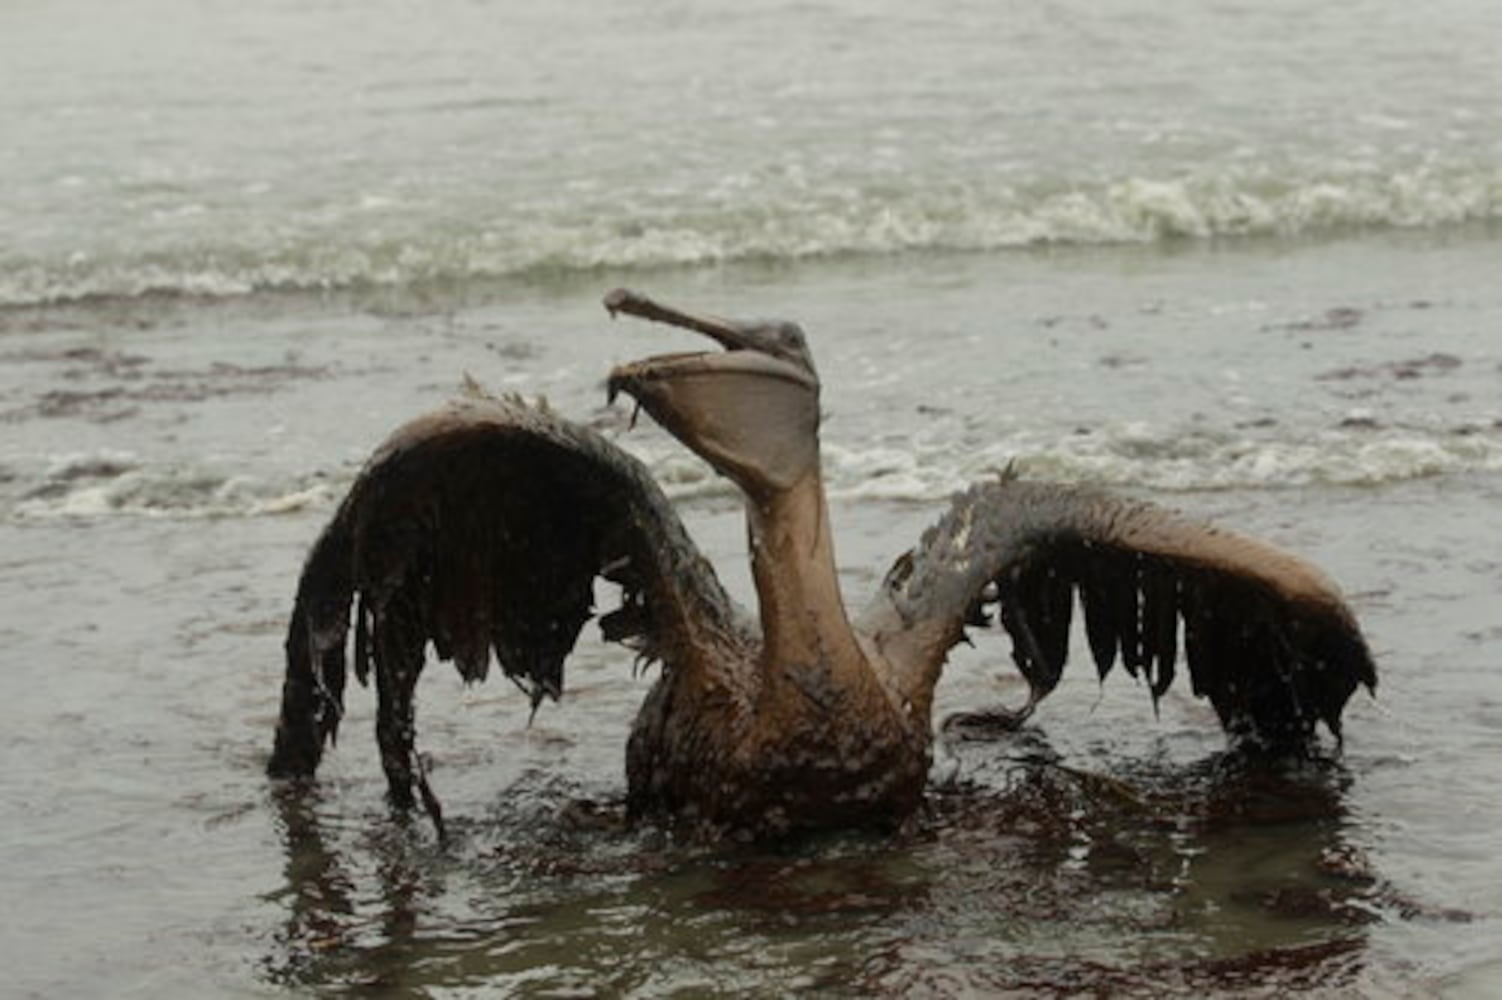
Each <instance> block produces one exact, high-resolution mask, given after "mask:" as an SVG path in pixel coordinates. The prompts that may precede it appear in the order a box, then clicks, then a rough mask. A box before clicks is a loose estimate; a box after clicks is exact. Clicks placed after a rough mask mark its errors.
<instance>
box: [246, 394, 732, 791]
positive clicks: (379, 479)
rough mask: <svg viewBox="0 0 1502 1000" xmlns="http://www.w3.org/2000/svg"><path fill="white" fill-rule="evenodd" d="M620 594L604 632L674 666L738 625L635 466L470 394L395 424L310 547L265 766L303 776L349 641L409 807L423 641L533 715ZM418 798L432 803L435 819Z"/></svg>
mask: <svg viewBox="0 0 1502 1000" xmlns="http://www.w3.org/2000/svg"><path fill="white" fill-rule="evenodd" d="M597 576H603V577H605V578H607V579H609V580H611V581H613V582H615V583H618V584H620V585H621V588H622V592H623V594H624V599H623V601H622V606H621V608H620V609H619V610H616V611H614V612H612V613H611V614H608V615H606V616H604V617H603V618H602V619H601V628H602V631H603V633H604V635H605V637H606V638H607V639H611V640H615V641H619V642H623V643H626V644H628V645H631V646H633V647H634V648H636V649H637V650H638V652H639V653H640V654H641V655H642V656H644V657H646V658H649V659H654V660H660V661H661V662H662V663H663V664H664V668H665V669H669V670H671V669H674V668H675V667H676V666H678V665H679V664H680V662H682V661H683V660H684V659H685V651H686V650H687V649H688V648H689V646H690V645H692V644H693V643H697V642H701V641H704V642H713V641H714V640H713V635H710V637H709V638H708V639H705V638H704V637H705V636H706V634H709V633H715V632H719V633H722V634H723V633H729V632H732V631H734V630H736V629H738V628H741V627H742V626H741V625H740V624H739V622H740V621H741V618H742V617H743V613H742V612H741V611H740V610H739V609H738V608H736V607H735V605H734V604H733V603H732V602H731V601H730V599H729V598H728V597H727V596H726V594H725V592H724V590H723V588H722V587H721V586H720V583H719V581H718V580H717V579H716V577H715V575H714V571H713V570H712V569H711V568H710V566H709V564H708V562H707V561H706V560H705V559H704V558H703V557H702V556H701V555H700V554H699V552H698V550H697V548H696V547H695V546H694V544H693V542H692V541H691V540H690V539H689V537H688V535H687V533H686V532H685V531H684V528H683V526H682V524H681V522H680V521H679V519H678V517H677V515H676V514H675V513H674V511H673V509H672V507H671V505H670V504H669V503H668V501H667V499H666V498H665V497H664V496H663V494H662V491H661V490H660V489H659V488H658V487H657V485H656V484H655V483H654V482H653V481H652V478H651V476H650V474H649V473H648V472H647V470H646V469H645V467H644V466H642V464H641V463H640V462H638V461H637V460H636V459H634V458H632V457H631V456H630V455H628V454H626V453H625V452H624V451H622V450H621V449H619V448H617V447H616V446H614V445H613V444H611V443H610V442H609V441H607V440H605V439H604V438H603V437H601V436H600V435H599V434H597V433H594V432H593V431H590V430H588V429H587V428H584V427H580V426H577V425H575V424H572V423H569V422H567V421H565V420H563V419H561V418H559V417H557V416H555V415H553V414H552V413H551V412H550V411H548V410H547V409H546V408H541V407H531V406H527V405H525V404H523V403H521V402H520V401H519V400H516V399H494V398H490V397H485V396H481V395H478V394H475V395H472V396H470V397H467V398H464V399H460V400H457V401H455V402H453V403H451V404H449V406H447V407H446V408H444V409H441V410H439V411H436V412H434V413H431V414H428V415H426V416H423V417H419V418H418V419H416V420H414V421H412V422H411V423H408V424H406V425H405V426H403V427H401V428H399V429H398V430H397V431H396V432H395V433H393V434H392V435H391V437H390V438H389V439H388V440H387V441H386V442H385V444H383V445H382V446H381V447H380V448H379V449H378V450H377V451H376V453H375V454H374V456H373V457H372V458H371V459H370V461H369V463H368V464H367V465H366V467H365V469H364V471H363V472H362V473H361V475H360V477H359V478H358V480H357V481H356V482H355V484H354V486H353V487H352V488H351V489H350V492H349V494H348V496H346V497H345V499H344V501H343V503H342V504H341V505H340V507H339V510H338V512H337V513H336V514H335V515H334V518H333V520H332V521H331V522H330V523H329V525H328V526H327V527H326V528H325V529H324V531H323V533H322V535H321V536H320V537H319V539H318V541H317V542H316V543H315V545H314V547H313V550H312V552H311V553H310V555H309V557H308V560H307V563H306V565H305V567H304V569H303V574H302V578H301V580H300V582H299V585H298V590H297V599H296V603H295V606H294V609H293V614H292V618H291V622H290V625H289V628H288V633H287V642H286V654H287V679H286V682H285V684H284V687H283V703H282V715H281V722H280V724H279V726H278V729H277V737H276V746H275V749H274V751H273V754H272V758H271V762H270V767H269V770H270V772H271V773H272V774H273V775H277V776H291V775H302V774H311V773H312V771H313V770H314V769H315V768H316V767H317V765H318V759H319V757H320V756H321V753H322V747H323V744H324V743H325V742H332V740H333V738H334V736H335V734H336V731H337V727H338V721H339V716H340V713H341V710H342V697H343V689H344V683H345V664H346V654H347V647H348V645H349V643H348V633H349V632H350V630H351V625H353V631H354V642H353V646H354V666H355V672H356V675H357V676H358V677H359V679H360V680H361V682H362V683H363V682H364V681H365V680H366V678H367V676H368V675H369V674H370V673H371V672H372V670H373V671H374V673H375V674H376V679H377V693H378V696H379V698H380V706H379V709H378V711H379V715H378V717H377V736H378V738H379V740H380V742H381V753H382V761H383V764H384V765H385V767H386V771H387V777H388V780H389V782H390V784H391V788H392V793H393V797H394V798H396V799H398V800H401V799H404V798H408V797H410V787H411V785H412V784H413V782H414V781H415V782H416V783H417V784H418V785H419V787H420V788H422V790H423V791H424V793H425V795H426V789H425V786H424V785H423V782H422V778H421V771H420V764H419V765H416V766H417V767H418V768H419V769H418V770H417V771H416V773H415V775H414V773H413V770H412V769H413V767H414V761H413V755H412V754H411V742H412V732H411V730H412V708H411V694H412V687H413V685H414V684H415V682H416V678H417V674H418V673H419V672H420V671H421V669H422V666H423V663H424V659H425V654H426V649H427V646H428V644H430V643H431V645H432V647H433V650H434V652H435V653H436V654H437V656H438V658H439V659H442V660H452V661H453V662H454V664H455V665H456V666H457V668H458V670H459V673H460V674H461V675H463V677H464V678H465V679H466V680H469V681H477V680H482V679H484V677H485V676H486V674H487V672H488V670H489V666H490V663H491V660H492V656H493V657H494V660H495V662H496V663H498V664H499V666H500V668H501V670H502V671H503V672H504V673H505V674H506V675H507V676H508V677H510V678H511V679H512V680H514V681H515V682H516V683H517V684H519V685H520V686H521V687H522V688H523V689H524V690H525V691H527V693H528V694H529V695H530V696H531V698H532V702H533V707H534V709H535V707H536V705H537V703H538V702H539V701H540V700H541V699H542V698H543V697H544V696H545V695H546V696H551V697H554V698H556V697H557V696H558V694H559V692H560V691H561V690H562V687H563V661H564V659H565V657H566V656H567V655H568V653H569V652H570V650H572V648H573V646H574V642H575V640H576V639H577V637H578V633H579V630H580V628H581V627H582V626H583V624H584V623H585V621H587V620H588V619H589V618H590V616H591V614H592V611H593V584H594V579H595V577H597ZM431 807H432V806H431V804H430V808H431Z"/></svg>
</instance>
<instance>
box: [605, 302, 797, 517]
mask: <svg viewBox="0 0 1502 1000" xmlns="http://www.w3.org/2000/svg"><path fill="white" fill-rule="evenodd" d="M605 308H606V309H607V310H609V311H610V313H611V314H612V315H615V314H617V313H626V314H627V315H630V316H637V317H640V318H642V319H647V320H652V321H653V322H657V323H666V324H668V325H670V326H676V327H680V328H682V329H686V330H693V331H695V332H696V333H702V334H704V335H705V336H707V337H710V338H712V339H713V340H714V341H715V342H716V343H718V344H720V346H722V347H724V348H725V350H724V351H695V352H688V353H677V354H659V355H656V356H653V357H648V358H643V359H641V360H640V361H632V362H629V363H627V364H622V365H617V366H616V367H615V368H613V369H612V370H611V372H610V377H609V378H608V379H607V380H606V383H605V386H606V392H607V394H608V397H609V399H610V400H611V401H612V402H613V401H614V400H615V398H616V396H617V395H618V394H620V393H622V392H624V393H627V394H628V395H630V396H631V397H633V398H634V399H635V400H636V402H637V404H638V405H639V406H640V407H641V408H642V409H644V410H646V411H647V413H648V414H650V415H651V417H652V419H653V420H655V421H656V422H657V423H659V424H661V425H662V427H663V428H664V429H666V430H667V431H668V433H670V434H672V435H673V436H674V437H676V438H678V440H680V441H682V442H683V443H684V444H685V445H687V446H688V447H689V448H691V449H692V450H693V451H695V452H697V453H698V454H699V455H700V456H701V457H703V458H704V459H706V460H707V461H708V462H709V463H710V464H711V465H713V466H714V467H715V468H716V469H718V470H720V471H721V472H723V473H725V474H727V475H730V476H731V477H732V478H734V479H736V480H737V481H738V482H740V483H741V484H742V486H744V487H745V488H746V489H747V490H748V491H751V492H760V491H761V489H762V488H763V487H771V488H782V487H785V486H787V485H789V484H790V483H792V482H794V481H795V480H796V479H797V478H798V477H799V476H801V475H803V474H804V473H805V472H806V471H807V470H808V469H809V468H810V467H812V466H813V465H814V464H816V463H817V455H818V426H819V380H818V377H817V376H816V375H815V374H814V372H813V367H812V363H811V361H810V360H808V351H807V347H806V345H805V344H804V340H803V334H802V331H801V330H798V329H797V327H796V326H795V325H793V324H790V323H737V322H732V321H729V320H722V319H716V318H713V317H706V316H695V315H692V314H690V313H686V312H682V311H680V310H677V309H672V308H670V307H668V306H664V305H660V304H659V303H657V302H654V301H653V300H651V299H649V298H647V297H646V296H645V295H640V294H637V293H636V292H629V291H625V290H616V291H614V292H611V293H610V294H609V295H607V296H605Z"/></svg>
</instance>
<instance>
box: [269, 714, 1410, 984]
mask: <svg viewBox="0 0 1502 1000" xmlns="http://www.w3.org/2000/svg"><path fill="white" fill-rule="evenodd" d="M956 753H958V754H959V755H961V756H962V757H963V758H964V759H965V762H966V767H965V768H964V771H965V774H966V778H965V780H964V781H963V782H951V783H950V784H949V785H948V786H947V787H940V788H936V789H934V790H933V791H932V793H931V795H930V797H929V807H928V809H927V810H926V811H925V814H924V815H923V816H922V817H921V818H919V819H918V820H917V821H915V822H914V823H913V824H911V827H910V828H909V829H907V830H905V831H903V832H901V833H899V834H896V835H887V836H877V835H863V834H845V835H837V836H822V837H819V838H814V839H807V840H802V841H798V842H795V843H790V844H781V845H776V846H772V847H746V846H734V847H713V848H711V847H702V846H693V845H681V844H675V843H671V842H669V840H668V838H666V837H665V836H664V835H663V834H662V833H661V831H658V830H655V829H650V828H648V829H629V828H627V827H626V826H625V825H624V824H622V823H621V822H620V811H619V809H618V808H617V807H614V806H597V805H591V804H579V803H577V802H573V803H571V802H570V801H569V800H570V795H569V791H570V789H569V788H568V787H567V786H565V785H564V784H561V783H559V782H557V781H549V780H547V779H543V778H540V777H538V776H537V775H535V774H531V775H527V776H524V778H523V779H522V781H521V782H519V786H518V787H514V788H512V789H511V790H509V791H508V794H507V796H506V799H505V803H504V804H502V805H497V806H494V807H493V808H492V810H491V812H490V813H489V814H488V815H486V816H483V817H482V818H478V819H472V820H468V821H465V822H463V823H461V824H456V829H455V830H454V831H452V833H451V838H450V841H449V843H448V844H447V845H446V846H444V847H439V846H437V845H436V844H435V842H434V840H433V836H432V832H431V830H429V829H427V828H426V827H424V826H423V825H422V824H421V823H420V822H413V823H411V824H407V823H403V822H401V821H400V820H392V819H390V818H387V817H381V818H376V817H367V818H366V819H365V820H364V821H363V822H364V823H365V824H366V826H365V829H363V830H362V829H359V828H358V827H357V826H353V825H350V824H349V822H348V821H346V820H339V819H337V818H336V815H335V813H333V812H332V811H331V812H330V814H329V815H328V816H324V815H321V814H320V809H319V805H320V802H319V799H318V793H317V790H316V787H312V786H308V787H299V786H289V787H283V788H278V789H277V790H276V791H275V793H274V796H273V798H274V801H275V804H276V807H277V809H278V811H279V814H280V818H281V824H282V832H283V838H284V844H285V847H286V853H287V864H286V869H285V872H286V879H287V885H286V887H285V889H283V890H282V891H280V892H279V893H278V894H276V896H275V899H276V900H277V901H278V902H280V903H281V905H282V907H283V909H284V913H285V922H284V925H283V927H282V930H281V932H280V933H279V934H278V936H277V939H276V946H275V949H274V953H273V954H272V955H270V956H268V958H267V960H266V968H267V972H268V976H269V977H270V978H271V979H272V980H274V981H275V982H277V983H279V984H282V985H294V986H300V987H318V988H320V989H321V990H332V991H334V992H339V991H340V990H341V989H344V990H349V991H352V992H361V991H364V990H367V989H371V988H376V989H381V990H385V989H392V990H399V991H410V992H414V993H418V994H435V995H437V994H443V993H444V992H446V991H448V990H462V989H474V988H479V987H487V988H490V989H493V990H497V991H510V992H512V993H515V994H518V995H550V996H556V995H576V994H580V993H583V994H590V993H593V992H596V991H604V992H607V993H612V994H631V993H636V994H643V995H645V994H658V993H663V992H671V991H674V990H681V991H685V992H692V993H696V994H697V993H711V994H712V993H740V992H744V991H745V990H747V989H756V990H767V991H772V992H779V991H786V990H816V991H820V992H822V993H825V994H828V993H836V994H838V993H842V992H850V993H857V994H872V993H875V994H896V993H901V994H904V995H914V994H916V995H937V996H942V995H950V994H961V993H965V992H967V991H973V990H978V991H982V992H986V991H999V990H1021V991H1024V992H1025V993H1041V994H1043V995H1054V994H1057V995H1068V994H1071V993H1078V992H1087V993H1088V992H1096V993H1111V994H1113V995H1114V994H1130V993H1133V992H1142V991H1146V992H1152V993H1157V992H1161V991H1162V990H1164V989H1170V990H1172V989H1175V988H1178V989H1182V990H1185V991H1193V992H1195V993H1197V994H1201V995H1203V994H1207V993H1208V994H1214V993H1233V992H1237V991H1239V990H1244V989H1246V988H1249V987H1253V986H1255V987H1257V988H1258V989H1263V990H1265V989H1269V988H1273V987H1277V988H1280V989H1295V988H1306V987H1312V986H1320V987H1325V988H1332V989H1340V988H1341V987H1342V986H1344V985H1349V984H1350V983H1351V982H1353V981H1354V980H1355V979H1356V978H1357V977H1358V976H1359V975H1360V972H1361V969H1362V965H1363V961H1364V948H1365V940H1366V934H1365V930H1364V928H1365V927H1366V926H1367V925H1368V924H1370V923H1371V922H1372V921H1374V920H1379V919H1383V916H1384V911H1389V910H1394V909H1400V908H1401V906H1402V904H1401V903H1400V902H1397V901H1395V900H1394V899H1393V898H1392V896H1391V893H1390V891H1389V890H1387V889H1386V888H1385V887H1384V886H1383V884H1382V883H1381V882H1380V881H1379V880H1377V879H1376V878H1375V877H1374V876H1373V875H1372V874H1371V873H1370V872H1369V871H1368V870H1367V866H1366V865H1365V863H1364V862H1363V859H1362V858H1361V857H1360V856H1359V853H1358V852H1357V851H1356V850H1355V849H1354V848H1352V847H1351V846H1349V845H1348V844H1346V843H1345V842H1344V840H1343V837H1342V833H1343V829H1344V824H1345V821H1346V817H1345V807H1344V801H1343V793H1344V789H1345V786H1346V782H1347V777H1346V774H1345V771H1344V769H1343V768H1342V767H1341V766H1340V765H1339V763H1338V762H1333V761H1329V760H1315V761H1308V762H1303V763H1301V764H1299V765H1296V766H1283V767H1271V766H1267V765H1258V764H1256V763H1253V762H1250V761H1247V760H1245V759H1242V758H1239V757H1236V756H1235V755H1232V754H1218V755H1214V756H1211V757H1209V758H1206V759H1204V760H1202V761H1201V762H1199V763H1198V764H1196V765H1193V766H1190V767H1187V768H1186V767H1182V766H1169V765H1167V764H1165V763H1163V762H1156V761H1151V760H1149V761H1141V760H1139V761H1136V762H1131V763H1129V764H1126V765H1124V766H1122V767H1119V768H1116V769H1114V770H1113V771H1111V772H1109V773H1105V772H1091V771H1084V770H1080V769H1077V768H1074V767H1069V766H1066V765H1065V764H1063V763H1062V762H1061V761H1060V760H1059V759H1058V758H1057V755H1056V754H1055V753H1054V752H1053V751H1052V750H1051V748H1050V747H1049V746H1048V744H1047V743H1046V742H1045V741H1044V739H1043V738H1042V737H1041V736H1040V735H1039V734H1038V733H1036V732H1027V733H1023V734H1018V737H1017V739H1015V740H1014V741H1012V742H1011V743H1009V744H1007V745H1006V746H1002V745H1000V744H987V745H984V746H978V745H977V746H962V747H959V748H957V750H956ZM343 807H344V808H347V804H343ZM474 812H479V810H474Z"/></svg>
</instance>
